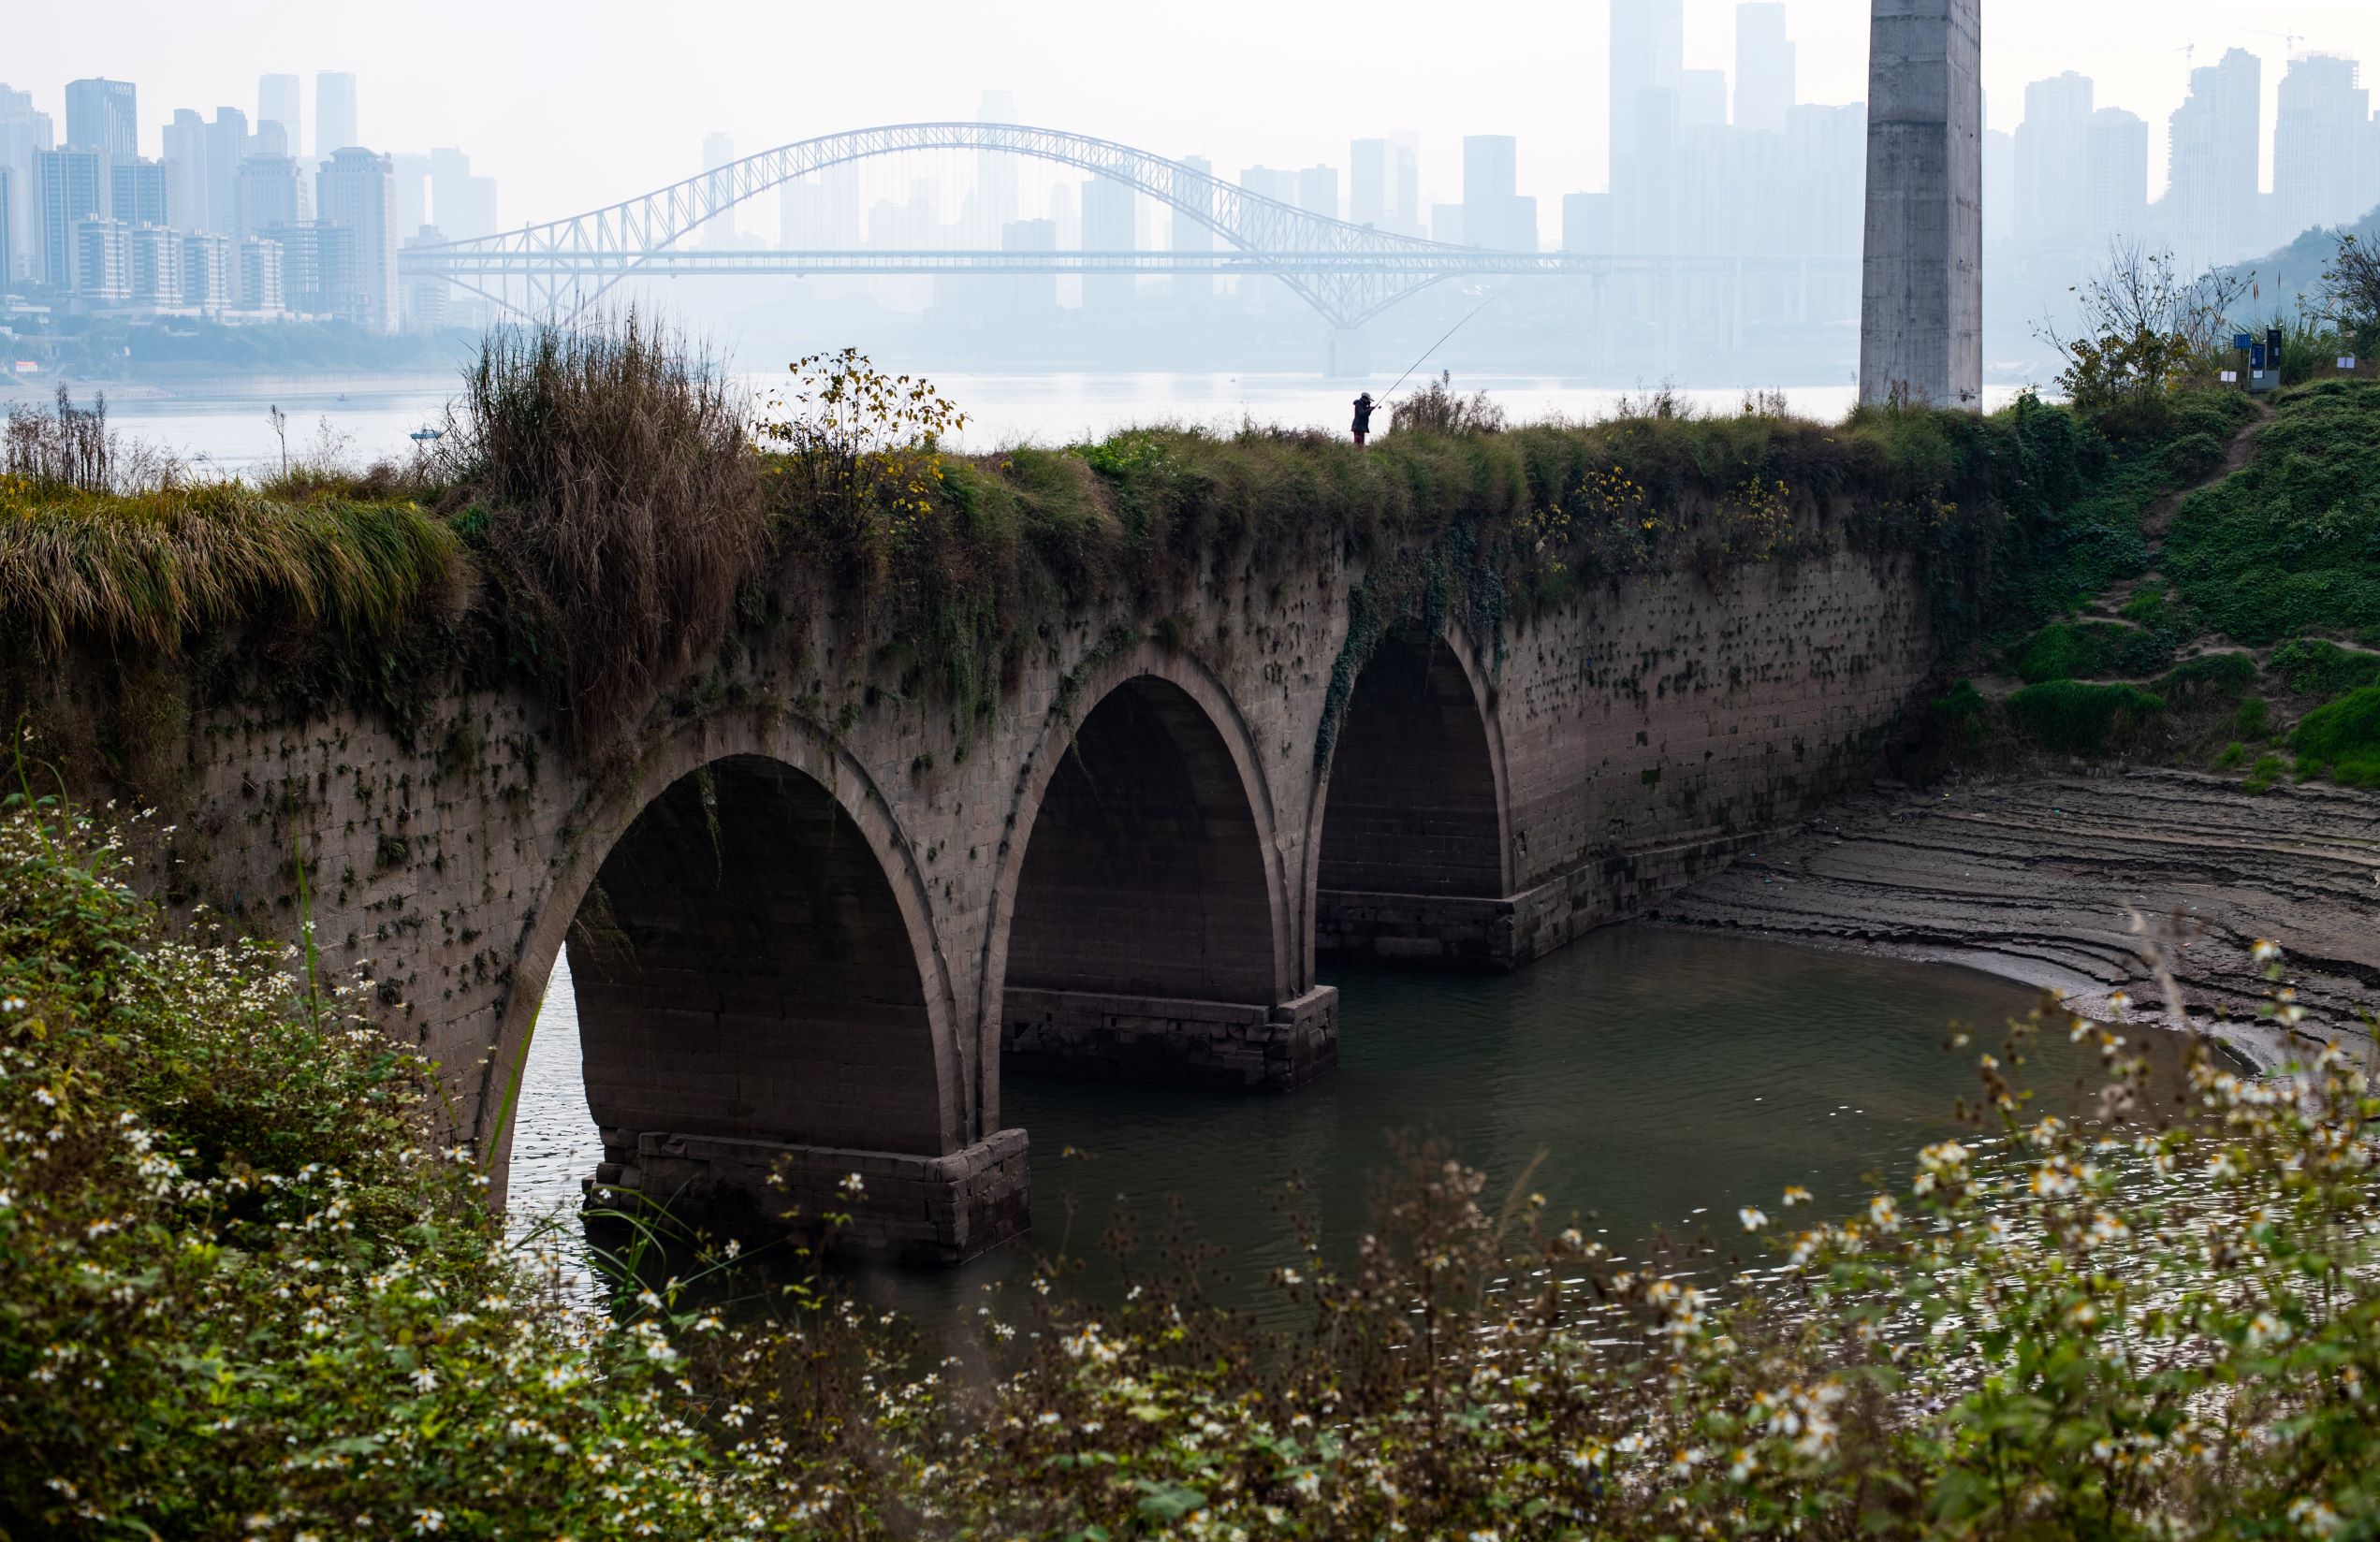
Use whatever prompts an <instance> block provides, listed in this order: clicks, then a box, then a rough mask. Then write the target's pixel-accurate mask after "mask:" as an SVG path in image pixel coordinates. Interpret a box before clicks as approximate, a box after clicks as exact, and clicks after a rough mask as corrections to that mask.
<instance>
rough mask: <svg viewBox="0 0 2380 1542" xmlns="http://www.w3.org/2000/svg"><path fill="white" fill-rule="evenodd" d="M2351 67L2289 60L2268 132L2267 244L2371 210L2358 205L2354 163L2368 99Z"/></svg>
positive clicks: (2358, 171) (2329, 60)
mask: <svg viewBox="0 0 2380 1542" xmlns="http://www.w3.org/2000/svg"><path fill="white" fill-rule="evenodd" d="M2357 74H2358V70H2357V66H2356V62H2355V61H2354V60H2352V59H2342V58H2340V57H2338V56H2337V55H2335V54H2329V53H2314V54H2309V55H2307V56H2306V57H2305V58H2302V59H2292V60H2291V61H2289V70H2288V73H2287V74H2285V75H2284V76H2282V77H2281V111H2280V116H2279V117H2278V118H2277V119H2276V120H2275V121H2274V124H2273V127H2272V203H2273V213H2274V217H2275V221H2276V224H2277V228H2276V229H2274V230H2273V231H2272V232H2271V236H2272V238H2273V241H2272V244H2275V245H2278V244H2280V243H2281V242H2284V241H2290V240H2296V239H2297V238H2298V237H2299V236H2300V235H2303V234H2304V233H2305V232H2306V231H2308V230H2313V229H2317V228H2327V227H2329V226H2330V225H2346V224H2351V223H2353V222H2354V221H2356V220H2358V219H2360V218H2362V217H2363V216H2364V215H2365V214H2367V213H2369V212H2371V210H2370V207H2369V206H2368V205H2363V204H2362V203H2361V201H2360V194H2361V193H2362V191H2363V175H2362V168H2361V167H2360V166H2359V165H2358V160H2359V158H2360V155H2361V152H2362V151H2363V149H2364V142H2365V139H2366V137H2367V136H2368V134H2369V132H2370V128H2371V124H2372V93H2370V92H2369V91H2366V90H2364V89H2363V87H2362V86H2361V85H2360V84H2359V83H2358V80H2357Z"/></svg>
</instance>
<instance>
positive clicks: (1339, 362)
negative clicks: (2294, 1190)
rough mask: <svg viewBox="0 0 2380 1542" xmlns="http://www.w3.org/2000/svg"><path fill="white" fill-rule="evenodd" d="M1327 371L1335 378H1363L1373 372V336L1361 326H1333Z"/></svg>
mask: <svg viewBox="0 0 2380 1542" xmlns="http://www.w3.org/2000/svg"><path fill="white" fill-rule="evenodd" d="M1325 368H1326V371H1327V372H1328V374H1329V376H1330V378H1331V379H1333V380H1362V379H1365V377H1367V376H1368V375H1370V374H1371V372H1372V338H1371V334H1370V333H1368V332H1366V331H1365V330H1364V328H1362V327H1332V328H1331V347H1330V357H1329V359H1328V360H1327V362H1326V366H1325Z"/></svg>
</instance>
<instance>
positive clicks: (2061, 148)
mask: <svg viewBox="0 0 2380 1542" xmlns="http://www.w3.org/2000/svg"><path fill="white" fill-rule="evenodd" d="M2094 90H2095V88H2094V86H2093V85H2092V82H2091V80H2090V78H2089V77H2088V76H2083V75H2078V74H2076V73H2075V72H2074V71H2072V70H2068V71H2066V73H2065V74H2064V75H2060V76H2057V77H2056V78H2054V79H2052V80H2036V81H2034V82H2033V83H2032V84H2031V85H2028V86H2026V87H2025V88H2024V122H2023V123H2022V124H2019V125H2018V127H2017V131H2016V182H2017V189H2016V196H2017V220H2016V225H2017V240H2020V241H2022V243H2024V244H2025V245H2026V246H2028V247H2032V248H2035V249H2041V248H2060V249H2063V248H2071V247H2077V246H2080V245H2081V243H2083V242H2084V241H2085V240H2088V239H2089V236H2090V234H2091V222H2090V215H2089V196H2090V176H2091V111H2092V96H2093V93H2094Z"/></svg>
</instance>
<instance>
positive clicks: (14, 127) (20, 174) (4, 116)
mask: <svg viewBox="0 0 2380 1542" xmlns="http://www.w3.org/2000/svg"><path fill="white" fill-rule="evenodd" d="M48 149H51V135H50V114H48V113H46V112H37V111H35V110H34V106H33V93H32V92H30V91H11V90H9V89H8V87H7V84H5V83H0V167H7V172H8V195H7V196H8V228H9V229H10V231H12V232H13V233H14V240H13V249H14V251H15V252H16V257H15V262H16V267H15V268H14V269H11V270H10V271H9V272H8V273H7V275H5V276H6V277H7V278H11V279H15V280H19V281H24V280H35V281H37V280H38V279H39V278H40V277H41V256H40V251H41V169H40V163H39V162H38V161H37V159H36V158H35V157H37V156H38V155H39V154H40V153H42V152H43V151H45V150H48Z"/></svg>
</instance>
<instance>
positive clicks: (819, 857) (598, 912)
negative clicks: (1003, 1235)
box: [481, 721, 985, 1220]
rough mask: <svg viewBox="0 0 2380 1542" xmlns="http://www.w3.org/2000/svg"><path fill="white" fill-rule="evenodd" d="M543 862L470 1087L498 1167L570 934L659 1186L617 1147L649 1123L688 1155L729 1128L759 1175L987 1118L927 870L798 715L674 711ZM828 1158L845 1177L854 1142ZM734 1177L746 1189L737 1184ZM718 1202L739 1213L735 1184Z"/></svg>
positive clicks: (613, 1072)
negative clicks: (542, 889) (675, 716)
mask: <svg viewBox="0 0 2380 1542" xmlns="http://www.w3.org/2000/svg"><path fill="white" fill-rule="evenodd" d="M548 867H549V872H550V887H549V889H548V897H547V901H546V903H545V904H544V905H543V906H542V907H541V908H540V909H539V910H538V911H537V913H536V915H535V916H534V918H533V920H532V922H531V923H530V924H529V926H528V927H527V929H526V931H525V932H524V934H523V937H522V939H521V948H520V953H519V957H518V963H517V964H516V966H515V972H514V977H513V981H512V985H511V988H510V990H509V992H508V994H507V996H506V999H505V1004H504V1010H503V1015H502V1024H501V1027H500V1031H499V1033H498V1035H497V1046H496V1054H495V1055H494V1056H493V1057H492V1060H491V1064H490V1068H489V1069H490V1080H491V1083H492V1084H493V1085H491V1087H490V1092H491V1094H492V1096H489V1097H485V1098H482V1100H481V1107H482V1123H483V1129H482V1131H481V1143H482V1145H483V1147H484V1148H486V1149H487V1158H488V1160H489V1168H490V1170H491V1171H493V1172H495V1173H496V1174H498V1175H499V1185H501V1181H502V1174H503V1173H504V1171H505V1170H506V1168H507V1166H508V1164H509V1157H510V1150H511V1142H512V1138H513V1130H512V1127H511V1118H510V1113H511V1110H512V1108H513V1106H514V1103H515V1099H516V1093H517V1089H518V1084H519V1078H520V1076H521V1074H522V1070H523V1067H524V1063H525V1060H526V1056H527V1054H528V1048H529V1041H530V1038H531V1036H532V1035H533V1032H534V1030H535V1024H536V1017H537V1013H538V1011H539V1008H540V1006H541V1005H542V1003H543V1000H544V996H545V993H546V987H547V984H548V981H549V980H550V978H551V975H552V971H553V967H554V964H555V961H556V958H557V957H558V955H559V954H560V953H561V950H562V946H563V944H564V942H565V940H567V941H568V942H569V943H570V945H571V947H572V966H573V982H574V985H575V987H576V990H577V997H578V1001H577V1005H578V1018H579V1032H580V1040H581V1048H582V1054H583V1055H584V1057H585V1066H586V1083H587V1092H588V1100H589V1104H590V1110H591V1113H592V1115H593V1116H594V1119H595V1121H596V1123H597V1125H598V1126H599V1127H603V1128H604V1129H605V1131H606V1150H605V1159H606V1172H608V1173H611V1174H613V1176H612V1178H611V1181H613V1182H617V1183H620V1184H621V1186H623V1187H628V1188H638V1187H645V1188H650V1187H651V1185H650V1184H639V1183H637V1182H635V1174H634V1172H633V1171H631V1172H629V1173H628V1174H626V1175H625V1176H624V1177H623V1176H622V1175H621V1173H620V1171H619V1170H621V1169H632V1170H633V1169H635V1168H637V1167H638V1166H639V1165H640V1164H639V1157H638V1153H637V1151H636V1146H637V1144H638V1143H639V1142H642V1143H644V1144H645V1145H647V1146H649V1147H650V1146H652V1145H654V1144H655V1143H656V1142H658V1143H659V1144H660V1145H661V1146H662V1147H664V1148H665V1149H666V1151H667V1153H668V1155H669V1156H670V1157H672V1158H673V1162H674V1171H679V1172H683V1171H701V1170H702V1162H703V1161H708V1160H710V1158H709V1157H705V1158H703V1159H702V1160H700V1161H696V1162H695V1163H694V1165H693V1167H692V1168H689V1167H688V1165H687V1163H686V1162H684V1161H682V1160H675V1159H676V1158H678V1157H683V1155H684V1151H685V1148H686V1146H687V1144H688V1142H690V1141H691V1142H694V1143H695V1144H697V1145H706V1148H707V1149H709V1148H716V1149H717V1150H725V1149H727V1148H729V1147H733V1148H735V1151H736V1152H737V1153H740V1154H741V1158H742V1159H744V1160H745V1161H746V1165H747V1166H751V1165H754V1164H756V1165H757V1167H758V1169H759V1171H757V1172H749V1173H746V1174H744V1176H745V1177H746V1178H748V1179H749V1178H754V1177H757V1178H762V1179H765V1178H766V1176H767V1171H768V1170H769V1169H770V1168H771V1167H779V1168H781V1167H783V1166H785V1165H786V1163H787V1162H788V1161H791V1162H792V1163H793V1164H794V1165H795V1166H796V1167H799V1166H800V1165H801V1161H802V1154H803V1153H810V1152H815V1153H833V1154H846V1153H848V1152H849V1151H850V1150H852V1149H864V1150H870V1151H890V1152H906V1153H919V1154H925V1155H927V1156H929V1157H930V1156H933V1155H935V1154H942V1153H950V1152H954V1151H956V1150H958V1149H959V1148H960V1147H962V1146H966V1145H968V1144H969V1143H970V1142H976V1141H980V1140H981V1139H982V1138H983V1136H984V1134H985V1132H984V1131H982V1130H980V1129H979V1128H977V1127H973V1126H972V1125H971V1123H970V1121H969V1114H970V1113H971V1109H972V1107H973V1099H972V1098H969V1097H968V1096H967V1094H966V1089H965V1086H964V1080H965V1070H966V1060H967V1057H966V1056H965V1055H963V1054H962V1053H961V1045H960V1042H959V1040H960V1035H959V1034H958V1033H957V1032H956V1025H957V1024H958V1023H959V1021H960V1017H959V1013H958V1011H956V1004H955V1000H954V996H953V989H952V981H951V971H950V970H949V968H948V967H947V964H946V961H945V960H944V958H943V956H942V948H941V945H940V943H939V940H938V938H937V937H936V934H935V930H934V926H933V921H932V910H931V908H930V904H929V901H928V896H927V889H926V885H925V882H924V880H923V877H922V875H921V873H920V872H919V870H918V867H917V864H916V862H915V860H914V858H913V854H912V852H911V851H910V848H909V844H908V841H907V839H906V838H905V836H903V835H902V833H901V830H900V826H899V823H898V821H897V819H896V818H895V817H894V814H893V811H892V807H891V805H890V803H889V802H888V801H887V800H886V799H885V798H884V796H883V794H882V793H881V792H880V790H879V789H878V788H877V787H876V786H875V785H874V783H873V782H872V781H871V780H870V779H869V776H868V774H867V772H866V771H865V769H864V768H863V767H862V766H861V765H860V764H858V763H857V762H856V761H855V760H854V759H853V758H852V757H851V755H850V754H849V753H847V752H846V751H844V750H842V749H840V747H838V746H836V745H835V744H833V743H832V742H831V741H830V740H829V739H827V738H826V736H825V735H823V734H822V733H820V732H818V731H817V730H815V729H813V728H811V727H810V726H809V725H807V724H804V723H800V722H798V721H789V722H787V723H785V724H782V725H778V726H775V727H772V728H769V729H767V730H766V731H741V732H739V731H735V730H727V731H721V730H720V729H719V728H718V727H716V726H715V725H713V726H706V727H703V728H699V729H696V730H694V731H692V732H690V733H688V734H685V735H680V736H679V737H678V738H676V739H674V740H673V741H671V742H670V743H669V744H668V745H667V746H666V747H665V748H664V749H663V750H662V751H661V752H660V753H659V754H657V755H656V756H654V757H653V758H652V760H651V761H650V763H648V764H644V765H642V766H640V767H639V769H638V771H637V773H636V775H635V777H633V778H631V779H630V781H629V783H628V785H626V786H624V787H622V788H621V789H620V790H618V791H617V792H615V793H611V794H610V795H608V796H606V797H605V798H604V799H603V801H602V802H601V803H600V804H599V805H598V806H597V807H595V808H594V809H593V810H592V812H591V817H590V818H589V819H588V820H587V822H586V823H585V824H584V826H583V828H582V829H581V831H580V833H579V834H578V835H577V836H576V837H575V838H572V837H566V844H564V845H563V846H562V849H561V850H559V851H556V852H555V853H554V854H553V855H552V856H551V857H550V858H549V862H548ZM623 1138H624V1139H623ZM652 1155H653V1154H652V1153H651V1152H650V1151H648V1152H646V1153H645V1154H644V1158H643V1161H642V1164H641V1165H643V1166H645V1167H651V1166H653V1165H654V1163H653V1161H652ZM713 1155H714V1156H715V1155H716V1151H714V1153H713ZM663 1165H664V1166H670V1165H672V1163H664V1164H663ZM813 1165H814V1164H813ZM834 1165H835V1166H836V1168H837V1171H836V1173H835V1176H838V1177H840V1175H841V1173H842V1172H845V1171H849V1168H850V1165H851V1164H850V1163H849V1161H848V1160H840V1161H839V1162H838V1163H836V1164H834ZM799 1177H800V1174H799V1173H798V1172H796V1181H794V1182H792V1183H791V1184H790V1185H789V1187H790V1188H791V1189H792V1190H793V1193H792V1196H791V1199H792V1202H794V1203H796V1204H802V1205H804V1207H805V1208H806V1209H808V1210H809V1211H810V1213H811V1214H815V1212H816V1208H817V1207H816V1205H815V1204H811V1203H809V1202H808V1201H810V1200H813V1199H820V1198H824V1197H825V1196H823V1195H822V1196H811V1195H808V1194H805V1193H802V1192H800V1188H801V1186H800V1183H799V1181H798V1180H799ZM670 1186H674V1185H664V1188H666V1187H670ZM722 1187H723V1192H724V1193H725V1198H726V1199H728V1200H730V1201H733V1200H735V1198H736V1195H735V1193H734V1192H732V1191H733V1190H734V1189H736V1188H737V1185H735V1184H723V1185H722ZM741 1188H743V1189H745V1190H749V1189H751V1188H752V1184H751V1183H749V1182H747V1183H744V1184H742V1185H741ZM658 1197H660V1198H664V1199H666V1198H668V1195H667V1194H666V1193H663V1194H661V1195H659V1196H658ZM708 1198H712V1199H714V1200H715V1199H716V1198H718V1197H717V1196H711V1197H708ZM710 1208H711V1209H712V1211H713V1212H714V1213H717V1212H719V1211H720V1210H722V1209H725V1210H726V1211H728V1212H729V1213H730V1214H729V1218H730V1219H731V1220H732V1219H733V1218H734V1216H733V1211H734V1209H735V1205H734V1203H733V1202H730V1203H729V1204H727V1205H725V1206H721V1205H720V1204H717V1203H713V1204H711V1206H710ZM747 1208H749V1207H747ZM752 1218H753V1219H755V1220H761V1219H765V1217H758V1216H755V1217H752Z"/></svg>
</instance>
